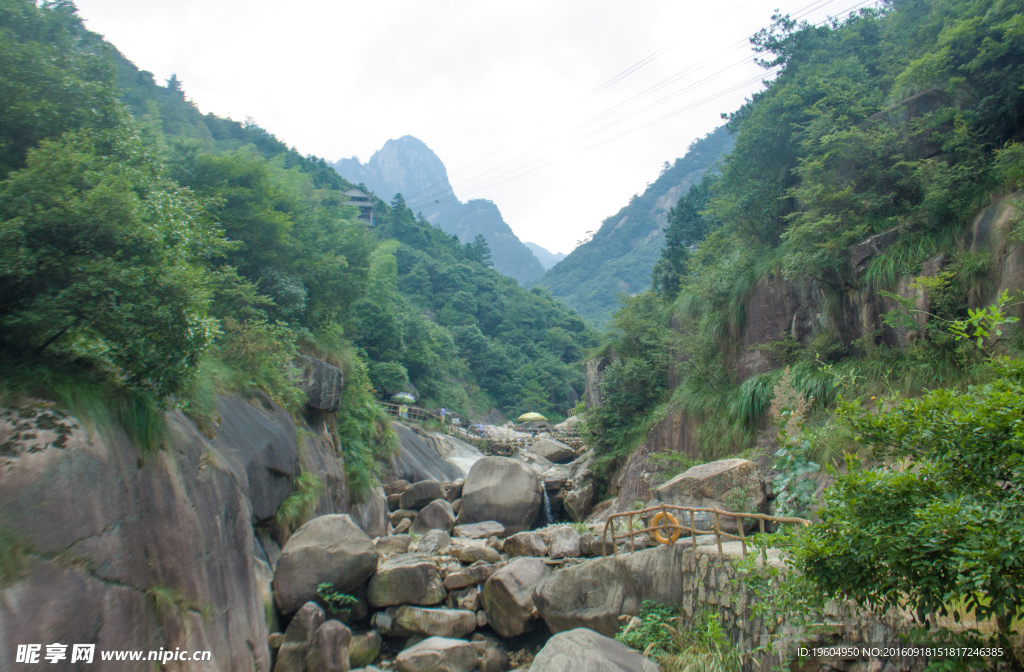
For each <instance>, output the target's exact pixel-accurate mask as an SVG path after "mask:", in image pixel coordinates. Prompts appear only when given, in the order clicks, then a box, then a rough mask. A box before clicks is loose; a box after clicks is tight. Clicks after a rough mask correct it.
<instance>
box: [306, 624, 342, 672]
mask: <svg viewBox="0 0 1024 672" xmlns="http://www.w3.org/2000/svg"><path fill="white" fill-rule="evenodd" d="M351 641H352V631H351V630H349V629H348V628H347V627H345V625H344V624H343V623H341V622H340V621H327V622H325V623H324V624H323V625H321V626H320V627H319V628H317V631H316V634H315V635H313V641H312V642H311V643H310V645H309V651H307V652H306V669H305V672H348V669H349V658H348V645H349V642H351Z"/></svg>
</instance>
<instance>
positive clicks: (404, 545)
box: [373, 534, 412, 555]
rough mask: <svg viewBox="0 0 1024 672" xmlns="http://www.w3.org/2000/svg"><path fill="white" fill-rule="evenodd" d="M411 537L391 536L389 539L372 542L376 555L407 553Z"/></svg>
mask: <svg viewBox="0 0 1024 672" xmlns="http://www.w3.org/2000/svg"><path fill="white" fill-rule="evenodd" d="M411 543H412V537H410V536H409V535H408V534H392V535H391V536H389V537H381V538H380V539H377V540H376V541H374V542H373V545H374V547H375V548H376V549H377V553H379V554H381V555H385V554H387V555H390V554H391V553H408V552H409V544H411Z"/></svg>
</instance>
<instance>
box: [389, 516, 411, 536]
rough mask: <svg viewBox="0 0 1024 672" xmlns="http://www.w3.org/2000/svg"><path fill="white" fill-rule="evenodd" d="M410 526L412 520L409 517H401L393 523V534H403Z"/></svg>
mask: <svg viewBox="0 0 1024 672" xmlns="http://www.w3.org/2000/svg"><path fill="white" fill-rule="evenodd" d="M411 527H412V520H410V519H409V518H403V519H402V520H401V521H399V523H398V525H395V529H394V530H392V533H393V534H405V533H406V532H408V531H409V528H411Z"/></svg>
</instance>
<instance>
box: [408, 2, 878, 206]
mask: <svg viewBox="0 0 1024 672" xmlns="http://www.w3.org/2000/svg"><path fill="white" fill-rule="evenodd" d="M749 1H750V0H747V2H749ZM835 1H836V0H816V2H813V3H811V4H809V5H806V6H805V7H802V8H800V9H798V10H797V11H796V12H795V13H794V14H793V15H792V16H793V17H794V18H795V19H799V18H800V17H803V16H806V15H807V14H809V13H811V12H813V11H816V10H818V9H821V8H822V7H824V6H827V5H829V4H831V3H832V2H835ZM876 1H877V0H863V1H862V2H860V3H858V4H856V5H854V6H852V7H850V8H848V9H846V10H844V11H843V12H842V13H841V14H842V15H849V14H850V13H852V12H854V11H856V10H857V9H859V8H861V7H863V6H865V5H868V4H872V3H874V2H876ZM747 2H743V3H741V4H740V5H739V6H737V7H734V8H733V9H732V10H730V12H731V11H735V10H736V9H738V8H739V7H742V6H743V5H745V4H747ZM829 20H831V19H826V20H825V21H822V22H819V23H818V24H816V25H823V24H825V23H827V22H828V21H829ZM748 43H749V38H746V39H744V40H741V41H739V42H738V43H736V45H735V46H734V47H733V49H731V50H730V51H729V52H726V53H727V54H728V53H732V52H734V51H736V50H737V49H739V48H742V47H743V46H745V45H746V44H748ZM671 46H672V45H668V46H667V47H662V48H661V49H659V50H657V51H655V52H653V53H652V54H651V55H649V56H648V57H645V58H644V59H642V60H641V61H638V62H637V63H636V64H634V65H633V66H631V67H630V68H627V69H626V70H625V71H623V72H622V73H619V75H616V76H615V77H613V78H611V79H610V80H608V81H607V82H605V83H604V84H602V85H601V86H600V87H598V88H597V89H595V90H594V91H595V92H596V91H597V90H599V89H602V88H607V87H608V86H609V85H611V84H614V83H615V82H617V81H620V80H621V79H622V78H623V77H625V76H628V74H631V73H632V72H635V71H636V70H637V69H639V67H642V66H643V65H645V64H646V63H649V62H650V60H653V58H652V57H656V56H657V55H660V54H662V53H664V52H665V51H667V50H668V49H669V48H671ZM720 58H721V56H718V55H716V56H715V57H709V58H708V59H705V60H704V61H702V62H701V63H698V64H696V65H692V66H690V67H688V68H686V69H684V70H682V71H680V72H678V73H676V74H675V75H672V76H670V77H669V78H666V79H665V80H662V81H661V82H658V83H656V84H654V85H652V86H651V87H648V88H647V89H645V90H644V91H641V92H639V93H637V94H634V95H633V96H630V97H629V98H627V99H625V100H624V101H620V102H619V103H617V104H615V105H613V106H611V107H609V108H607V109H605V110H604V111H602V112H600V113H598V114H596V115H593V116H592V117H590V118H588V119H587V120H584V121H582V122H580V123H578V124H576V125H575V126H573V127H572V128H570V129H568V130H566V131H563V132H561V133H558V134H555V135H554V136H552V137H551V138H548V139H547V140H545V141H543V142H540V143H538V144H537V145H534V146H533V147H531V148H530V149H528V150H526V151H524V152H520V153H519V154H517V155H516V156H514V157H512V158H510V159H508V160H505V161H503V162H500V163H498V164H496V165H494V166H492V167H491V168H489V169H486V170H483V171H480V172H478V173H476V174H475V175H472V176H470V177H467V178H465V179H462V180H460V181H458V182H456V184H457V185H458V186H459V187H460V189H462V190H464V191H465V190H467V189H468V190H469V192H470V193H473V192H479V191H481V190H484V189H489V188H492V187H494V186H497V185H500V184H504V183H505V182H508V181H510V180H514V179H518V178H520V177H523V176H525V175H528V174H530V173H533V172H535V171H537V170H540V169H542V168H546V167H548V166H550V165H554V164H555V163H558V162H559V161H560V160H562V159H554V160H551V161H547V160H548V159H549V158H550V157H551V156H552V154H553V152H543V153H541V154H539V155H538V156H536V157H534V158H532V159H529V160H527V161H521V159H524V158H525V157H528V156H530V155H532V154H536V153H537V152H539V151H540V150H542V149H544V148H546V147H548V146H549V145H551V144H552V143H554V142H557V141H559V140H561V139H563V138H565V137H567V136H570V135H572V134H573V133H575V132H576V131H580V130H582V129H584V128H586V127H587V126H589V125H591V124H593V123H596V122H598V121H600V120H601V119H603V118H605V117H607V116H609V115H611V114H614V113H615V112H616V111H619V110H621V109H623V108H625V107H628V106H629V105H631V104H633V103H635V102H638V101H639V100H642V99H643V98H645V97H647V96H649V95H651V94H653V93H655V92H657V91H659V90H661V89H663V88H665V87H667V86H669V85H671V84H672V83H675V82H677V81H679V80H680V79H682V78H683V77H685V76H686V75H688V74H691V73H695V72H698V71H700V70H701V69H703V68H704V67H706V66H707V65H708V64H710V63H711V62H713V61H715V60H720ZM748 62H749V61H748V59H747V58H746V57H745V58H743V59H742V60H740V61H738V62H735V63H732V64H730V65H729V66H726V67H724V68H721V69H719V70H717V71H716V72H714V73H712V74H710V75H707V76H705V77H703V78H701V79H700V80H697V81H696V82H692V83H690V84H688V85H686V86H685V87H683V88H682V89H679V90H677V91H675V92H673V93H670V94H668V95H666V96H663V97H662V98H660V99H658V100H656V101H654V102H652V103H650V104H648V105H646V106H645V107H643V108H641V109H639V110H636V111H634V112H632V113H629V114H626V115H623V116H620V117H619V118H617V119H615V120H613V121H611V122H609V123H607V124H604V125H603V126H601V127H599V128H597V129H595V130H592V131H589V132H587V133H586V134H584V135H582V136H579V137H577V138H575V139H572V140H569V141H568V144H567V145H566V146H565V147H564V148H563V150H566V149H570V148H572V147H573V146H576V145H579V144H580V143H582V142H584V141H585V140H587V139H589V138H593V137H595V136H597V135H600V134H601V133H603V132H604V131H607V130H610V129H612V128H614V127H615V126H618V125H621V124H624V123H626V122H629V121H631V120H634V119H636V117H637V116H638V115H640V114H643V113H644V112H647V111H650V110H653V109H655V108H657V107H659V106H661V105H664V104H665V103H667V102H669V101H670V100H672V99H674V98H676V97H678V96H680V95H683V94H684V93H687V92H689V91H691V90H693V89H695V88H697V87H699V86H701V85H702V84H704V83H706V82H708V81H709V80H713V79H715V78H717V77H718V76H719V75H721V74H723V73H725V72H727V71H729V70H731V69H733V68H735V67H739V66H741V65H744V64H746V63H748ZM773 74H775V71H770V72H765V73H761V74H759V76H758V77H756V78H753V79H751V80H747V81H745V82H742V83H740V84H737V85H734V86H732V87H730V88H729V89H726V90H724V91H720V92H717V93H715V94H712V95H711V96H707V97H705V98H703V99H701V100H700V101H697V102H696V103H689V104H687V105H685V106H683V107H682V108H679V109H677V110H674V111H672V112H669V113H668V114H665V115H662V116H661V117H658V118H656V119H653V120H649V121H646V122H643V123H641V124H640V125H638V126H634V127H633V128H630V129H628V130H626V131H624V132H622V133H619V134H617V135H615V136H613V137H611V138H607V139H604V140H602V141H600V142H597V143H595V144H592V145H589V146H587V147H585V148H583V149H580V150H577V151H574V152H572V154H571V155H572V156H575V155H578V154H581V153H584V152H587V151H591V150H592V149H595V148H597V147H601V146H603V145H605V144H608V143H609V142H613V141H615V140H617V139H620V138H622V137H625V136H627V135H630V134H632V133H635V132H637V131H639V130H642V129H644V128H647V127H649V126H652V125H655V124H657V123H661V122H662V121H664V120H666V119H668V118H671V117H674V116H676V115H678V114H681V113H682V112H685V111H688V110H691V109H694V108H695V107H699V106H700V105H703V104H705V103H706V102H709V101H711V100H715V99H717V98H720V97H722V96H724V95H727V94H729V93H732V92H734V91H736V90H738V89H741V88H744V87H746V86H749V85H750V84H751V83H754V82H756V81H757V80H762V81H763V80H764V79H765V78H766V77H769V76H771V75H773ZM589 95H590V94H588V96H589ZM493 154H494V152H491V153H490V154H489V156H491V155H493ZM545 161H547V162H546V163H542V162H545ZM478 162H479V160H477V161H475V162H474V163H478ZM538 163H542V165H539V166H538V165H535V164H538ZM463 172H464V171H463ZM495 173H497V174H495ZM480 182H484V184H479V183H480ZM473 183H478V184H475V185H474V184H473ZM438 186H448V185H445V184H444V182H438V183H436V184H435V185H430V186H428V187H426V188H425V189H423V190H421V191H420V192H417V193H415V194H412V195H411V196H410V197H409V201H410V202H411V201H416V202H417V203H419V204H420V205H426V204H428V203H429V200H430V199H429V198H428V199H422V198H420V196H421V195H423V194H427V193H429V192H431V191H432V190H433V189H435V188H436V187H438ZM454 187H455V185H451V188H452V192H451V194H452V195H451V196H447V195H446V198H444V199H443V200H442V201H435V202H436V203H442V202H444V203H446V202H450V201H453V200H458V198H457V197H456V196H455V195H454ZM414 209H415V208H414Z"/></svg>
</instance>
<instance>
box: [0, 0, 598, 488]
mask: <svg viewBox="0 0 1024 672" xmlns="http://www.w3.org/2000/svg"><path fill="white" fill-rule="evenodd" d="M0 97H2V98H3V99H4V101H5V103H4V106H3V110H2V111H0V115H2V119H0V366H2V372H0V377H2V380H3V381H4V387H5V389H7V390H8V391H11V392H19V391H23V392H30V393H34V394H40V395H45V396H49V397H51V398H55V397H56V398H60V399H62V400H65V399H67V398H71V397H76V396H77V397H81V396H82V394H81V392H82V391H83V390H85V388H89V389H92V390H94V391H95V390H99V391H100V392H98V393H95V394H93V397H95V398H101V397H103V398H107V399H110V400H114V399H121V400H128V402H130V403H128V406H130V407H131V408H136V409H138V408H150V409H153V410H154V411H155V410H156V409H164V408H169V407H182V408H184V410H185V411H186V412H188V413H189V414H190V415H192V416H193V417H194V418H196V419H197V420H199V421H200V422H211V421H214V420H215V410H214V407H213V403H214V399H215V392H217V391H225V390H252V391H255V390H262V392H264V393H266V394H269V395H270V396H271V397H272V398H273V399H275V400H276V401H277V402H279V403H281V404H282V405H284V406H286V407H290V408H293V409H296V410H297V409H298V407H299V405H300V404H301V396H300V394H299V393H298V390H297V389H296V387H295V381H294V376H293V375H292V374H291V373H290V371H291V368H292V361H293V360H294V359H295V357H296V355H298V354H300V353H302V354H308V355H312V356H315V357H319V358H322V359H325V360H327V361H329V362H331V363H333V364H335V365H338V366H340V367H342V369H343V370H344V373H345V393H344V399H343V404H344V408H345V411H344V416H345V420H344V421H343V422H339V424H338V430H339V432H340V443H341V446H342V447H343V449H344V450H345V451H346V458H347V462H348V463H349V464H350V466H352V467H353V468H354V471H353V472H352V473H351V474H350V476H352V477H353V478H356V479H357V480H359V479H360V478H362V477H363V476H365V474H366V473H368V471H369V468H370V467H371V466H372V462H373V460H374V459H375V458H376V457H379V456H380V455H382V454H384V453H386V452H387V449H388V446H389V445H390V439H389V437H388V432H387V430H386V421H384V420H383V418H382V417H381V416H380V415H379V413H377V412H375V411H373V410H372V408H373V405H372V403H370V402H372V400H373V398H374V397H375V396H379V395H385V394H391V393H393V392H397V391H400V390H402V389H403V388H405V387H407V386H409V385H412V386H414V387H415V388H416V390H417V391H418V392H419V395H418V396H420V397H421V398H422V401H423V402H424V403H426V404H438V405H445V406H447V407H448V408H451V409H453V410H455V411H456V412H460V413H464V414H471V413H474V412H475V413H483V412H486V411H487V409H488V408H490V407H492V406H497V407H499V408H500V409H502V410H503V411H505V412H506V413H509V414H517V413H518V412H520V411H524V410H537V411H541V412H544V413H546V414H549V415H551V416H552V417H557V416H559V415H560V414H564V413H565V412H566V411H567V410H568V409H569V408H571V407H572V406H573V405H574V404H575V403H576V401H577V399H578V395H579V393H580V392H582V389H583V379H582V374H581V373H580V371H579V367H578V366H577V362H578V360H579V359H580V358H581V356H582V353H583V351H584V349H585V348H587V347H589V346H591V345H592V344H593V337H592V335H591V333H590V331H589V330H588V329H587V327H586V326H585V325H584V323H583V321H582V320H581V319H580V318H578V317H576V316H575V315H573V314H572V313H570V312H569V311H567V310H566V309H565V308H563V307H561V306H560V305H559V304H557V303H555V301H554V300H553V299H551V297H550V296H548V295H546V294H545V293H544V292H541V291H539V290H534V291H527V290H524V289H521V288H519V287H518V286H517V285H516V283H515V281H514V280H511V279H509V278H505V277H504V276H501V275H499V274H498V273H496V272H495V271H493V270H492V269H491V268H490V261H489V250H488V249H487V245H486V242H485V241H482V240H477V241H473V242H470V243H468V244H466V245H462V244H460V243H459V241H458V239H457V238H455V237H453V236H451V235H448V234H446V233H444V232H443V231H441V230H440V229H438V228H436V227H434V226H431V225H430V224H429V223H427V222H425V221H421V220H417V219H416V218H415V217H414V215H413V213H412V211H411V210H409V209H408V208H407V207H406V206H405V203H404V201H403V200H402V198H401V197H400V196H398V197H396V198H395V199H394V200H393V201H392V202H391V204H386V203H382V202H380V201H377V202H376V203H375V210H376V213H375V223H376V226H374V227H371V226H369V225H368V224H367V223H366V222H364V221H362V220H361V219H359V212H358V210H357V209H356V208H355V207H353V206H351V205H349V204H348V203H347V199H346V197H345V196H344V195H343V193H344V192H345V191H346V190H348V189H351V188H352V186H353V185H351V184H350V183H348V182H346V181H344V180H343V179H342V178H341V177H340V176H339V175H338V174H337V173H336V172H335V171H334V170H332V169H331V168H330V166H328V165H327V163H326V162H325V161H323V160H322V159H318V158H316V157H311V156H308V157H304V156H301V155H300V154H299V153H298V152H297V151H295V150H294V149H289V148H288V147H287V146H286V145H285V144H284V143H283V142H281V141H280V140H278V139H277V138H275V137H274V136H273V135H271V134H270V133H268V132H267V131H265V130H264V129H262V128H260V127H259V126H257V125H256V124H255V123H254V122H252V121H251V120H250V121H247V122H246V123H244V124H242V123H238V122H235V121H231V120H228V119H222V118H219V117H216V116H214V115H211V114H207V115H203V114H201V113H200V112H199V111H198V110H197V109H196V108H195V106H194V105H193V104H192V103H191V102H190V101H189V100H187V99H186V97H185V92H184V90H183V89H182V84H181V82H180V81H179V80H177V78H176V77H173V76H172V78H171V79H170V80H169V81H168V82H167V84H166V86H158V85H157V84H156V83H155V82H154V81H153V77H152V75H151V74H150V73H147V72H143V71H139V70H138V69H137V68H135V66H134V65H132V64H131V63H129V62H128V61H127V60H125V59H124V58H123V57H122V56H121V55H120V54H119V53H117V52H116V50H114V49H113V48H111V47H110V46H109V45H107V44H105V43H104V42H103V40H102V39H101V38H100V37H99V36H97V35H95V34H93V33H90V32H89V31H87V30H85V29H84V27H83V26H82V24H81V21H80V20H79V19H78V17H77V16H76V14H75V8H74V5H73V4H72V3H71V2H67V1H65V0H57V1H55V2H47V3H43V4H41V5H37V4H36V3H33V2H31V1H30V0H0ZM75 389H77V390H78V392H75V391H74V390H75ZM62 390H64V392H62ZM69 390H70V391H69ZM90 394H92V393H90ZM111 403H113V402H111ZM367 409H370V410H367ZM128 415H130V414H128ZM143 415H145V416H146V417H151V416H152V415H153V413H149V414H146V413H144V414H143ZM115 416H118V417H120V418H121V420H123V421H127V422H129V424H130V418H128V417H127V415H126V414H118V413H115Z"/></svg>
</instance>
